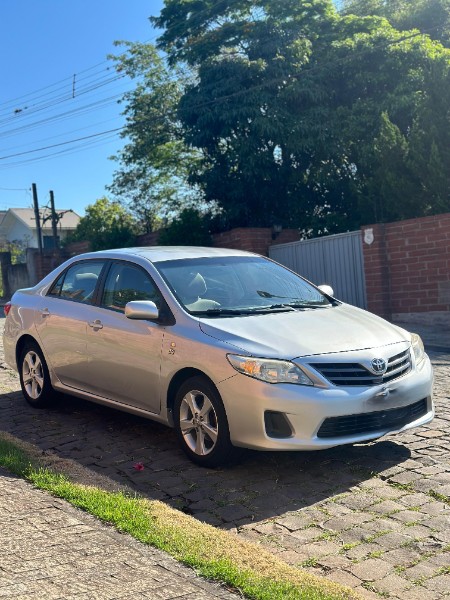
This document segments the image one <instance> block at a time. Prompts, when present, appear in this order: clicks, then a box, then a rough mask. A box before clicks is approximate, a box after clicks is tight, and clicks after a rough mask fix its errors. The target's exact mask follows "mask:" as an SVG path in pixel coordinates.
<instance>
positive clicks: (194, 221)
mask: <svg viewBox="0 0 450 600" xmlns="http://www.w3.org/2000/svg"><path fill="white" fill-rule="evenodd" d="M208 221H209V218H208V217H207V216H205V215H203V214H201V213H199V212H198V211H197V210H195V209H193V208H185V209H183V210H182V211H181V212H180V214H179V215H178V216H177V217H175V218H174V219H173V221H172V222H171V223H170V225H169V226H168V227H166V228H165V229H163V230H162V231H161V234H160V236H159V242H158V243H159V244H160V245H161V246H172V245H173V246H211V245H212V239H211V235H210V233H209V230H208Z"/></svg>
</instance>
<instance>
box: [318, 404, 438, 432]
mask: <svg viewBox="0 0 450 600" xmlns="http://www.w3.org/2000/svg"><path fill="white" fill-rule="evenodd" d="M426 412H427V400H426V398H424V399H423V400H419V402H415V403H414V404H410V405H409V406H403V407H401V408H390V409H388V410H377V411H376V412H370V413H361V414H357V415H345V416H342V417H328V418H327V419H325V421H324V422H323V423H322V425H321V426H320V429H319V431H318V433H317V437H319V438H335V437H346V436H350V435H358V434H365V433H371V432H372V431H388V430H390V429H393V428H395V429H398V428H400V427H404V426H405V425H407V424H408V423H412V422H413V421H415V420H416V419H419V418H420V417H422V416H423V415H425V414H426Z"/></svg>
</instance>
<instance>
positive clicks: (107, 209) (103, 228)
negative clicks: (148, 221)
mask: <svg viewBox="0 0 450 600" xmlns="http://www.w3.org/2000/svg"><path fill="white" fill-rule="evenodd" d="M135 228H136V225H135V221H134V219H133V217H132V216H131V215H130V214H129V213H128V212H127V211H126V210H125V209H124V208H123V207H122V206H121V205H120V204H119V203H118V202H111V201H110V200H108V199H107V198H99V199H98V200H96V202H95V203H94V204H90V205H89V206H88V207H87V208H86V214H85V216H84V217H82V218H81V219H80V222H79V223H78V226H77V228H76V230H75V231H74V233H73V234H72V235H71V236H70V239H69V240H68V241H69V242H72V241H84V240H88V241H90V242H91V247H92V250H107V249H109V248H123V247H127V246H132V245H133V243H134V240H135Z"/></svg>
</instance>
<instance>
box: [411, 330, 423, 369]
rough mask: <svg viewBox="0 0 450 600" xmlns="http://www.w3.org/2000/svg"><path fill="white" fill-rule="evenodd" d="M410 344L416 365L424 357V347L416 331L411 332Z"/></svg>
mask: <svg viewBox="0 0 450 600" xmlns="http://www.w3.org/2000/svg"><path fill="white" fill-rule="evenodd" d="M411 346H412V349H413V352H414V356H415V358H416V365H418V364H419V363H420V362H421V361H422V360H423V359H424V358H425V349H424V347H423V342H422V340H421V338H420V335H417V333H412V334H411Z"/></svg>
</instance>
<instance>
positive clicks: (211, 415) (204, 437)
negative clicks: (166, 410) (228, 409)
mask: <svg viewBox="0 0 450 600" xmlns="http://www.w3.org/2000/svg"><path fill="white" fill-rule="evenodd" d="M174 416H175V429H176V432H177V436H178V439H179V442H180V445H181V447H182V449H183V451H184V452H185V453H186V454H187V456H188V457H189V458H190V459H191V460H192V461H193V462H195V463H196V464H198V465H201V466H202V467H219V466H221V465H226V464H232V463H233V462H234V461H235V460H236V458H238V456H239V454H240V451H239V450H238V449H237V448H235V447H234V446H233V445H232V443H231V441H230V432H229V429H228V420H227V415H226V413H225V409H224V406H223V403H222V400H221V398H220V395H219V393H218V392H217V390H216V388H215V387H214V386H213V385H212V384H211V382H210V381H209V380H208V379H206V378H205V377H200V376H199V377H192V378H191V379H188V380H187V381H185V382H184V383H183V384H182V385H181V386H180V388H179V389H178V392H177V395H176V397H175V405H174Z"/></svg>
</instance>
